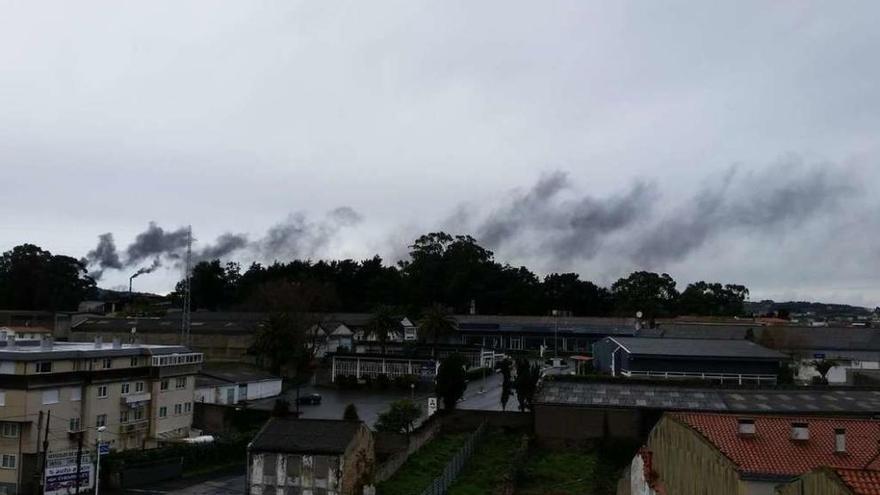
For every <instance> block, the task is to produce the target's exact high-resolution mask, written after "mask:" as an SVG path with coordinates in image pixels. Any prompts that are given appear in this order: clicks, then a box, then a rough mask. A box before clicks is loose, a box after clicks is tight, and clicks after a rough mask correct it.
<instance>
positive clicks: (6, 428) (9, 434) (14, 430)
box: [0, 423, 18, 438]
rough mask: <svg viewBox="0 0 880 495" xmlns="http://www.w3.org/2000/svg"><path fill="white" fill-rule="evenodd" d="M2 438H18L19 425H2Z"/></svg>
mask: <svg viewBox="0 0 880 495" xmlns="http://www.w3.org/2000/svg"><path fill="white" fill-rule="evenodd" d="M0 436H2V437H4V438H18V423H0Z"/></svg>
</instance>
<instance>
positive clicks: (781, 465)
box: [670, 413, 880, 479]
mask: <svg viewBox="0 0 880 495" xmlns="http://www.w3.org/2000/svg"><path fill="white" fill-rule="evenodd" d="M670 417H671V418H672V419H674V420H675V421H678V422H680V423H682V424H684V425H686V426H688V427H690V428H691V429H693V430H694V431H696V432H698V433H699V434H700V435H701V436H702V437H703V438H704V439H706V440H707V441H708V442H710V443H711V444H712V445H714V446H715V447H716V448H717V449H718V450H719V451H720V452H721V453H722V454H724V456H725V457H727V458H728V459H730V460H731V461H732V462H733V463H734V464H735V465H736V466H737V468H738V469H739V471H740V473H741V475H742V476H743V477H744V478H748V479H772V478H777V477H778V478H784V477H793V476H800V475H802V474H805V473H807V472H809V471H812V470H813V469H816V468H818V467H821V466H835V467H843V468H872V469H874V468H880V459H878V458H877V448H878V443H877V442H878V440H880V421H878V420H873V419H851V418H831V417H801V416H788V415H785V416H775V415H773V416H761V415H758V416H753V417H749V418H747V419H748V420H750V421H753V424H754V433H748V434H743V433H740V431H739V421H740V420H741V419H743V416H741V415H735V414H713V413H671V414H670ZM795 424H797V425H803V427H805V428H806V431H808V432H809V434H808V435H807V438H801V439H795V438H793V434H792V430H793V428H795V426H794V425H795ZM838 429H842V430H844V432H845V433H844V435H845V439H846V440H845V450H844V451H843V452H838V451H836V449H835V436H836V431H837V430H838Z"/></svg>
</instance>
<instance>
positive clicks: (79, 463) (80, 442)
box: [74, 428, 83, 495]
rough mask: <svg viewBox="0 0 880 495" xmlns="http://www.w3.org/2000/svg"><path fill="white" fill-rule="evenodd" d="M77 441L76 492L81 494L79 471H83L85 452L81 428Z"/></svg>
mask: <svg viewBox="0 0 880 495" xmlns="http://www.w3.org/2000/svg"><path fill="white" fill-rule="evenodd" d="M76 436H77V442H76V481H74V483H76V484H75V485H74V486H76V493H77V495H79V485H80V477H79V473H81V472H82V453H83V431H82V428H80V430H79V433H77V435H76Z"/></svg>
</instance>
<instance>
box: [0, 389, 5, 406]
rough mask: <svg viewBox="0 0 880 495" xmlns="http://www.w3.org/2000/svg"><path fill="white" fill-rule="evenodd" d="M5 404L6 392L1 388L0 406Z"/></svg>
mask: <svg viewBox="0 0 880 495" xmlns="http://www.w3.org/2000/svg"><path fill="white" fill-rule="evenodd" d="M5 405H6V392H5V391H3V390H0V406H5Z"/></svg>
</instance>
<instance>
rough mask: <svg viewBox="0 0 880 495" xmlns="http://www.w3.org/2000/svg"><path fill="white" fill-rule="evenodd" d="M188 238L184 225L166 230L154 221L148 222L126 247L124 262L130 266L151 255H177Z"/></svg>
mask: <svg viewBox="0 0 880 495" xmlns="http://www.w3.org/2000/svg"><path fill="white" fill-rule="evenodd" d="M188 238H189V229H187V228H186V227H181V228H179V229H177V230H173V231H168V232H166V231H165V230H164V229H163V228H162V227H159V226H158V225H156V223H155V222H150V225H149V227H147V230H145V231H143V232H141V233H140V234H138V235H137V236H136V237H135V239H134V242H132V243H131V244H130V245H129V246H128V248H126V250H125V252H126V254H127V259H126V262H125V264H126V266H131V265H134V264H136V263H138V262H140V261H143V260H144V259H146V258H149V257H152V256H162V255H166V256H171V257H174V258H176V257H179V251H181V250H182V249H183V248H185V247H186V245H187V240H188Z"/></svg>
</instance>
